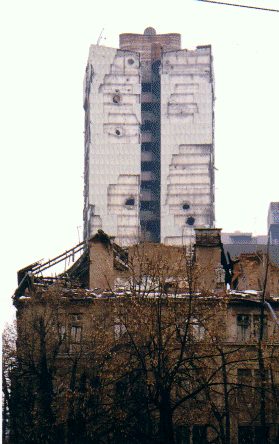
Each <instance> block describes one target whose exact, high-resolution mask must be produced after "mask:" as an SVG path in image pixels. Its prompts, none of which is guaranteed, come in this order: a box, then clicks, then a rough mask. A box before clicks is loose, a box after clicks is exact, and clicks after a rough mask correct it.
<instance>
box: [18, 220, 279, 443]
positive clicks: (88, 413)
mask: <svg viewBox="0 0 279 444" xmlns="http://www.w3.org/2000/svg"><path fill="white" fill-rule="evenodd" d="M81 249H82V254H81V256H80V257H79V259H78V260H77V261H75V262H74V263H73V265H72V266H71V267H70V268H68V270H67V271H65V272H64V273H62V274H60V275H59V276H57V277H46V276H43V275H42V271H44V270H45V269H47V268H48V267H50V266H52V265H54V264H55V263H57V262H59V261H61V260H65V258H69V257H74V256H75V255H76V254H77V253H78V251H79V250H81ZM265 271H267V280H266V285H265V284H264V281H265ZM18 278H19V286H18V288H17V290H16V292H15V294H14V297H13V299H14V305H15V307H16V309H17V325H18V343H17V353H18V368H17V370H16V371H15V376H14V382H13V384H14V391H15V394H16V400H15V403H14V406H13V404H12V406H13V408H14V409H15V410H14V411H15V413H17V412H18V411H17V408H20V409H21V410H20V412H21V413H20V416H19V417H17V416H16V419H14V423H13V422H12V434H11V436H12V438H13V439H14V441H12V442H17V443H21V442H22V432H23V430H22V427H23V428H24V434H25V437H26V436H28V438H29V440H30V442H36V436H37V435H36V433H40V434H41V435H40V436H41V438H40V443H42V442H48V443H50V442H59V443H67V444H69V443H78V442H90V443H91V442H104V443H114V442H115V443H116V442H118V443H119V442H120V443H122V442H123V443H127V442H135V443H139V444H141V443H154V442H155V443H156V442H157V443H161V444H162V443H163V444H169V443H171V442H172V443H173V444H198V443H209V442H211V443H212V442H215V443H224V444H225V443H226V444H228V443H235V444H246V443H248V442H249V443H255V444H256V443H261V444H267V443H269V444H275V443H276V442H278V437H279V429H278V422H279V417H278V405H279V397H278V396H279V391H278V388H279V374H278V361H279V353H278V352H279V333H278V327H279V324H278V315H279V289H278V280H279V269H278V267H276V266H275V265H274V264H272V263H269V266H268V269H266V259H265V257H261V256H259V255H258V256H254V255H246V256H245V255H244V256H241V257H239V258H234V259H233V260H232V259H230V258H229V259H228V258H226V255H225V253H224V249H223V245H222V242H221V230H219V229H212V228H211V229H210V228H204V229H202V228H199V229H196V230H195V246H194V249H193V250H189V249H186V248H182V247H179V246H168V245H164V244H156V243H141V244H135V245H132V246H130V247H129V248H126V249H124V248H122V247H120V246H119V245H118V244H117V243H115V241H114V238H113V237H110V236H108V235H107V234H106V233H105V232H104V231H103V230H101V229H99V230H98V232H97V233H95V234H94V235H93V236H91V237H90V239H89V240H88V241H87V242H82V243H81V244H80V245H78V246H77V247H75V248H74V249H72V250H69V251H67V252H66V253H64V254H63V255H61V256H58V257H56V258H55V259H53V260H52V261H48V262H46V263H40V262H38V263H34V264H31V265H30V266H28V267H25V268H24V269H22V270H20V271H19V273H18ZM22 406H24V409H22V408H21V407H22ZM24 415H25V416H24ZM46 418H47V423H46V422H45V421H46ZM24 439H25V438H24ZM55 440H56V441H55ZM24 442H26V441H24ZM28 442H29V441H28Z"/></svg>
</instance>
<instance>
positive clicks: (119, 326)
mask: <svg viewBox="0 0 279 444" xmlns="http://www.w3.org/2000/svg"><path fill="white" fill-rule="evenodd" d="M126 331H127V329H126V327H125V325H124V324H123V323H122V322H121V320H120V319H119V318H115V319H114V338H115V339H116V340H119V339H120V338H122V337H123V335H124V333H126Z"/></svg>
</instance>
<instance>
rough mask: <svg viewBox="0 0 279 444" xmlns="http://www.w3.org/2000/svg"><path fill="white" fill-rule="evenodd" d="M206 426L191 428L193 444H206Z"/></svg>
mask: <svg viewBox="0 0 279 444" xmlns="http://www.w3.org/2000/svg"><path fill="white" fill-rule="evenodd" d="M206 435H207V433H206V426H197V425H194V427H193V443H199V444H206V443H207V442H208V441H207V436H206Z"/></svg>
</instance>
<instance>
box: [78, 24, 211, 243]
mask: <svg viewBox="0 0 279 444" xmlns="http://www.w3.org/2000/svg"><path fill="white" fill-rule="evenodd" d="M119 46H120V49H115V48H107V47H104V46H99V45H91V46H90V50H89V57H88V63H87V68H86V75H85V81H84V109H85V155H84V159H85V163H84V164H85V166H84V183H85V185H84V238H85V239H87V238H88V237H90V235H91V234H93V233H94V232H95V231H96V230H97V229H100V228H101V229H103V230H104V231H106V232H109V233H111V234H112V235H114V236H115V237H116V241H117V242H118V243H119V244H120V245H122V246H125V245H126V246H128V245H132V244H134V243H136V242H140V241H142V240H145V241H151V242H161V243H165V244H167V245H183V244H184V245H186V244H190V243H191V242H192V243H193V242H194V230H193V229H194V228H196V227H213V225H214V111H213V106H214V80H213V70H212V54H211V46H200V47H197V48H196V49H195V50H187V49H184V50H182V49H181V39H180V34H162V35H157V34H156V31H155V30H154V29H153V28H147V29H145V31H144V34H121V35H120V45H119Z"/></svg>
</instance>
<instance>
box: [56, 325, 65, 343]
mask: <svg viewBox="0 0 279 444" xmlns="http://www.w3.org/2000/svg"><path fill="white" fill-rule="evenodd" d="M58 334H59V338H60V339H61V340H64V339H66V327H65V325H63V324H58Z"/></svg>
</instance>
